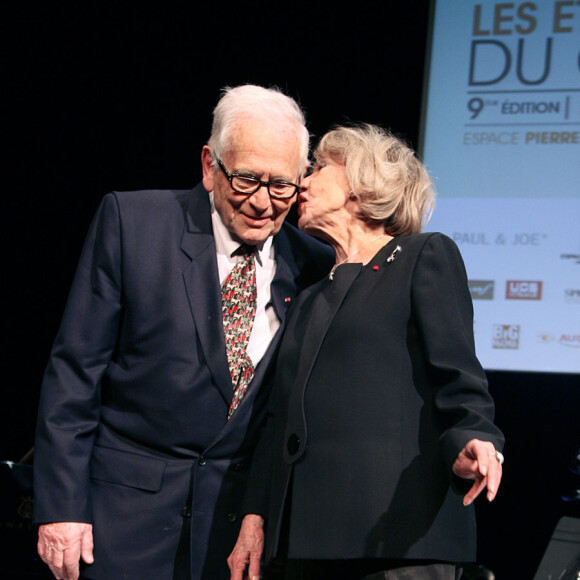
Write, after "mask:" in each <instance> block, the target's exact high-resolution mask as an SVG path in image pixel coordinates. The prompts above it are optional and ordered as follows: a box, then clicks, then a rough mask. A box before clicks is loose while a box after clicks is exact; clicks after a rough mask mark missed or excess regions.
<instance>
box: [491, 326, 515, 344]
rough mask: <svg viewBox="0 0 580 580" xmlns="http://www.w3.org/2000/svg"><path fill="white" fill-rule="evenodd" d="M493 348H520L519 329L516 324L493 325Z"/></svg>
mask: <svg viewBox="0 0 580 580" xmlns="http://www.w3.org/2000/svg"><path fill="white" fill-rule="evenodd" d="M491 346H492V347H493V348H512V349H517V348H519V347H520V327H519V325H518V324H494V325H493V336H492V341H491Z"/></svg>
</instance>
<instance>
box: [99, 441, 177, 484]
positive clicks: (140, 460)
mask: <svg viewBox="0 0 580 580" xmlns="http://www.w3.org/2000/svg"><path fill="white" fill-rule="evenodd" d="M166 468H167V462H166V461H163V459H159V458H157V457H148V456H146V455H139V454H137V453H127V452H125V451H118V450H117V449H110V448H108V447H98V446H96V447H95V448H94V449H93V456H92V458H91V466H90V473H91V479H93V480H95V481H103V482H106V483H116V484H118V485H125V486H127V487H135V488H137V489H142V490H144V491H152V492H156V491H159V490H160V489H161V484H162V482H163V475H164V473H165V469H166Z"/></svg>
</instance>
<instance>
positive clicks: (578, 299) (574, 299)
mask: <svg viewBox="0 0 580 580" xmlns="http://www.w3.org/2000/svg"><path fill="white" fill-rule="evenodd" d="M564 302H566V303H567V304H580V288H566V290H564Z"/></svg>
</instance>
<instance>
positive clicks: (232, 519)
mask: <svg viewBox="0 0 580 580" xmlns="http://www.w3.org/2000/svg"><path fill="white" fill-rule="evenodd" d="M227 518H228V522H231V523H232V524H233V523H234V522H235V521H236V520H237V519H238V517H237V516H236V514H234V513H229V514H228V515H227Z"/></svg>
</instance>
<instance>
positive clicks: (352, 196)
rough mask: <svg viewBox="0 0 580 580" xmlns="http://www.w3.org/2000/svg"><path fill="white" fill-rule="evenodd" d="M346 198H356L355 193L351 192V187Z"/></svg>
mask: <svg viewBox="0 0 580 580" xmlns="http://www.w3.org/2000/svg"><path fill="white" fill-rule="evenodd" d="M348 199H356V195H355V194H354V193H353V191H352V189H351V190H350V191H349V192H348Z"/></svg>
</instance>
